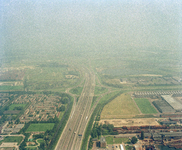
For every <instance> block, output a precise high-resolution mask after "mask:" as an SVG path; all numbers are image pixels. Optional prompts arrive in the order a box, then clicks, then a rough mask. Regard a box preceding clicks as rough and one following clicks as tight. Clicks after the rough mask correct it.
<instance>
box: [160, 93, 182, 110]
mask: <svg viewBox="0 0 182 150" xmlns="http://www.w3.org/2000/svg"><path fill="white" fill-rule="evenodd" d="M161 97H162V99H163V100H165V101H166V102H167V103H168V104H169V105H171V106H172V107H173V108H174V109H175V110H176V111H181V110H182V104H181V103H180V102H179V101H177V100H175V99H174V98H173V97H172V96H171V95H161Z"/></svg>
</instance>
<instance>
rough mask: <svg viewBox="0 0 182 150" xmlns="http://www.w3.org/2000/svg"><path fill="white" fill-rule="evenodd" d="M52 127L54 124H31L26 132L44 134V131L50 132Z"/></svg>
mask: <svg viewBox="0 0 182 150" xmlns="http://www.w3.org/2000/svg"><path fill="white" fill-rule="evenodd" d="M53 127H54V123H32V124H30V126H29V127H28V129H27V131H26V132H41V131H43V132H45V131H46V130H51V129H52V128H53Z"/></svg>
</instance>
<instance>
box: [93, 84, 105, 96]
mask: <svg viewBox="0 0 182 150" xmlns="http://www.w3.org/2000/svg"><path fill="white" fill-rule="evenodd" d="M107 91H108V90H107V89H106V88H105V87H99V86H96V87H95V91H94V94H95V95H98V94H102V93H105V92H107Z"/></svg>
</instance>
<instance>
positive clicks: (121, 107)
mask: <svg viewBox="0 0 182 150" xmlns="http://www.w3.org/2000/svg"><path fill="white" fill-rule="evenodd" d="M137 114H139V111H138V109H137V107H136V105H135V103H134V102H133V100H132V99H131V96H130V95H129V94H127V93H123V94H121V95H120V96H118V97H116V98H115V99H113V100H112V101H111V102H109V103H108V104H107V105H105V106H104V108H103V110H102V112H101V119H116V118H133V117H134V116H135V115H137Z"/></svg>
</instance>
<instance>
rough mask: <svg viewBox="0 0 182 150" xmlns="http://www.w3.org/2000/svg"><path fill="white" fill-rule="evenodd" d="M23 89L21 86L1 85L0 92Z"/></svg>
mask: <svg viewBox="0 0 182 150" xmlns="http://www.w3.org/2000/svg"><path fill="white" fill-rule="evenodd" d="M22 89H23V86H9V85H2V86H0V90H2V91H3V90H4V91H7V90H22Z"/></svg>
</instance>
